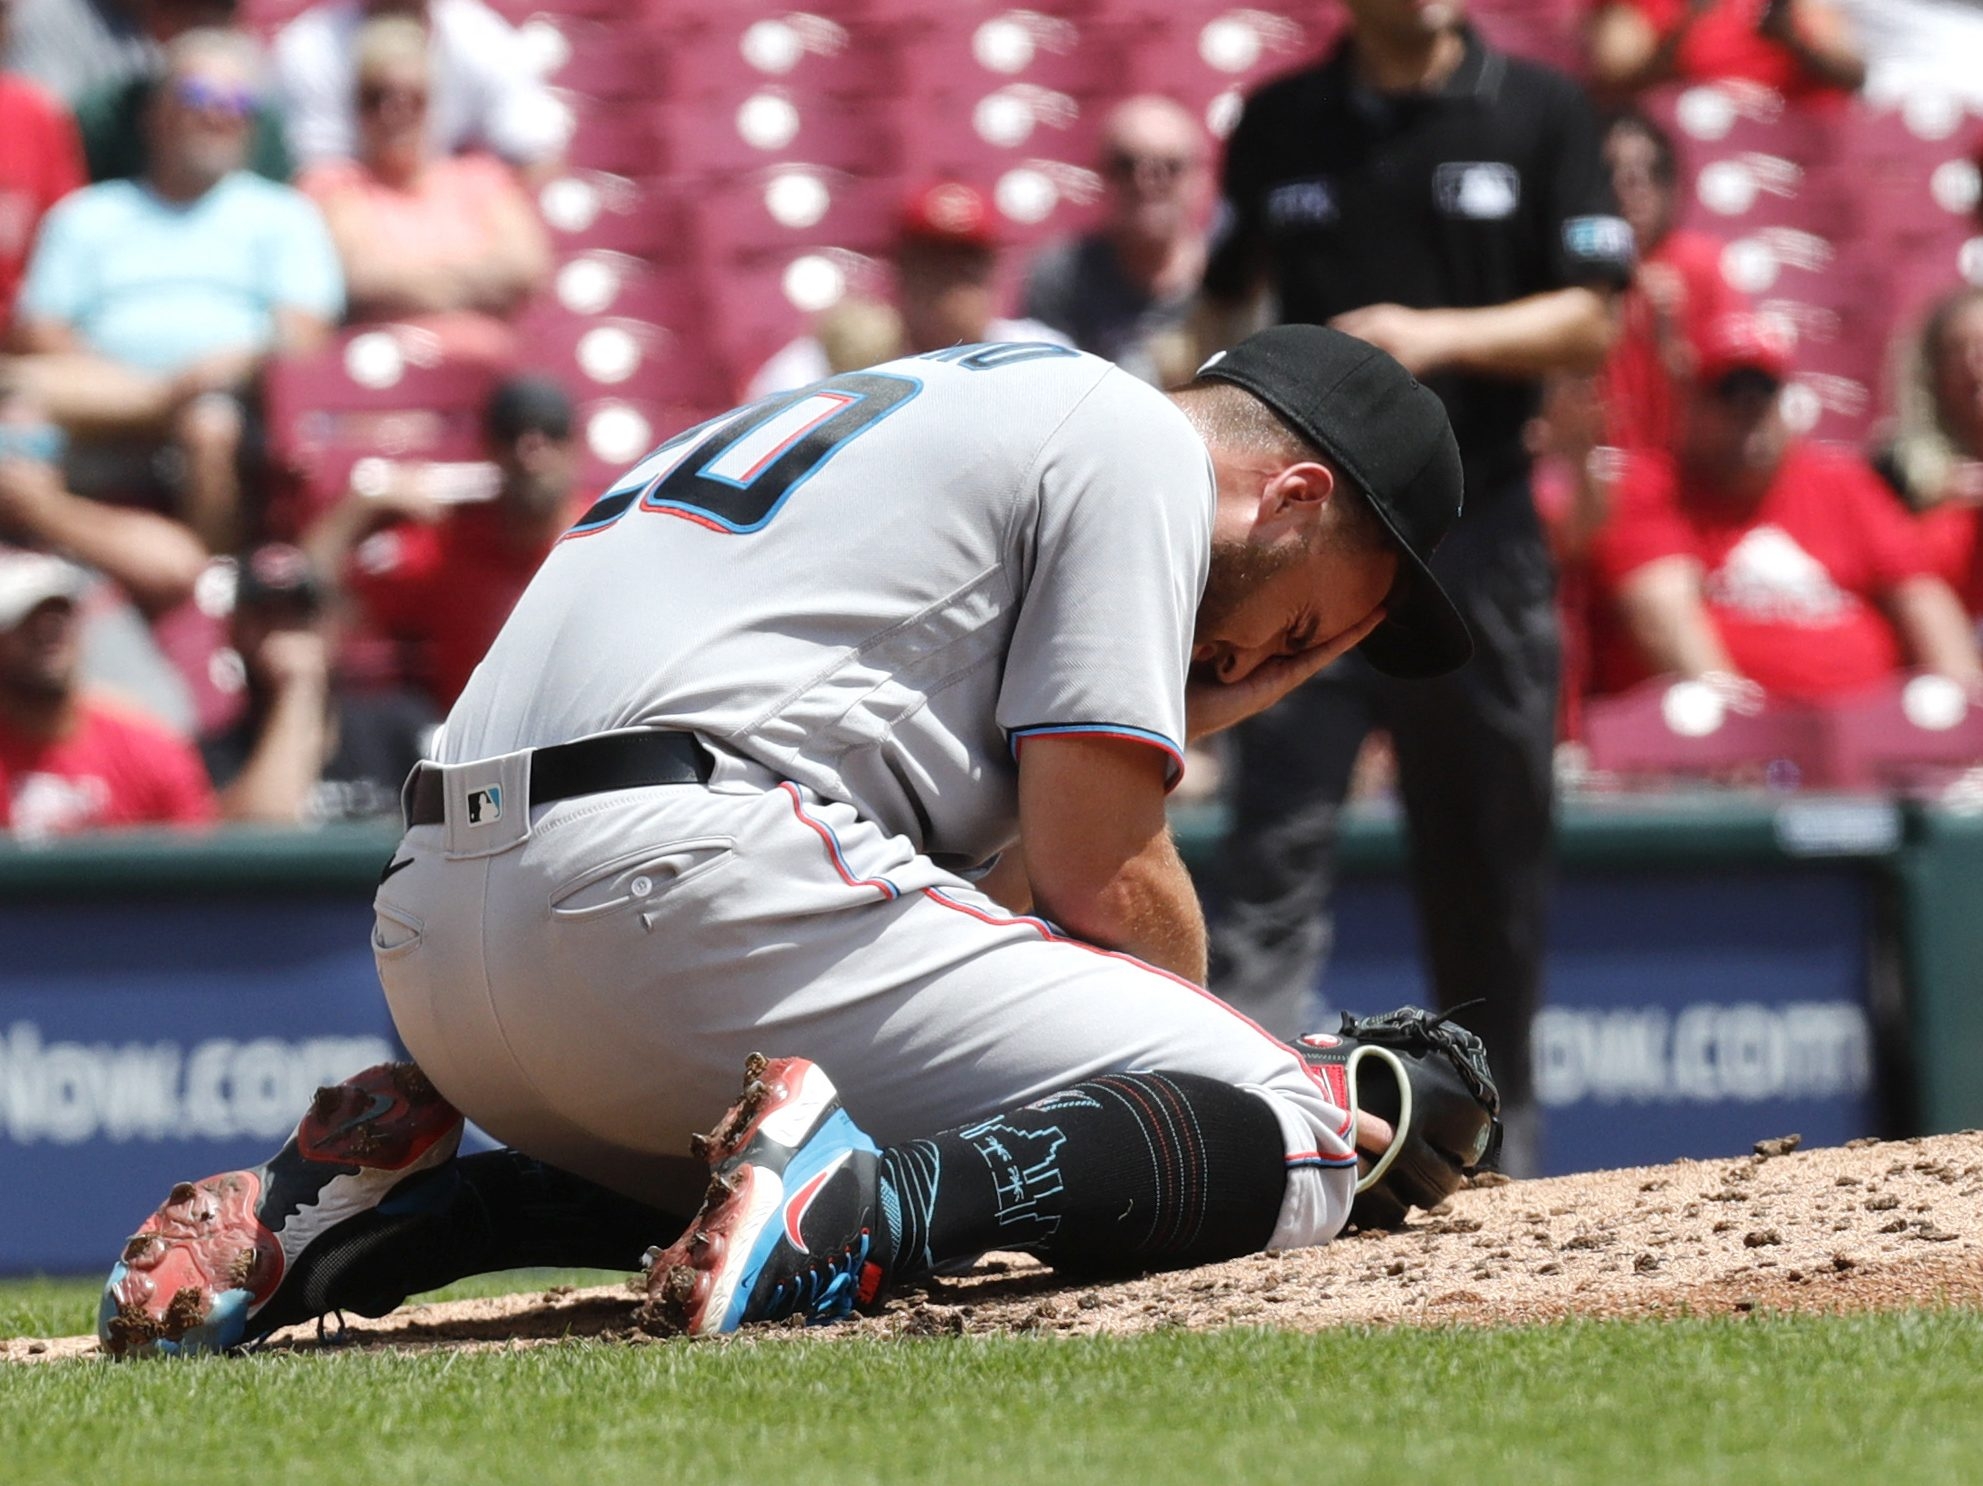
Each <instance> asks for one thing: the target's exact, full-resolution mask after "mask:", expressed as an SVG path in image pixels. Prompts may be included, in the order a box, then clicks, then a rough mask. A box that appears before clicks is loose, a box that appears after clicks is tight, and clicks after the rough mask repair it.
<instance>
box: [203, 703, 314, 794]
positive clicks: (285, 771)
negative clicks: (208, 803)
mask: <svg viewBox="0 0 1983 1486" xmlns="http://www.w3.org/2000/svg"><path fill="white" fill-rule="evenodd" d="M323 758H324V694H323V691H322V689H321V688H319V687H315V686H311V685H297V686H291V687H286V688H284V690H283V691H282V692H281V694H280V695H278V696H277V698H276V701H275V705H274V706H273V707H272V708H271V709H270V711H269V717H268V721H267V723H266V725H265V726H264V727H263V729H262V735H261V737H260V738H259V739H257V740H256V742H255V747H254V750H253V752H252V753H250V755H249V757H248V762H247V764H246V766H245V767H244V768H243V769H242V770H241V772H240V773H239V774H237V775H236V776H235V777H234V779H233V781H232V782H231V783H230V784H229V785H228V786H227V788H226V789H225V790H223V791H221V795H220V812H221V816H222V818H223V819H226V820H233V821H248V822H254V823H257V824H264V825H296V824H299V823H300V822H301V821H302V820H303V819H304V814H305V811H306V809H307V807H308V805H309V803H310V794H311V791H313V790H314V789H315V788H316V786H317V780H318V777H319V776H320V775H321V773H322V772H323Z"/></svg>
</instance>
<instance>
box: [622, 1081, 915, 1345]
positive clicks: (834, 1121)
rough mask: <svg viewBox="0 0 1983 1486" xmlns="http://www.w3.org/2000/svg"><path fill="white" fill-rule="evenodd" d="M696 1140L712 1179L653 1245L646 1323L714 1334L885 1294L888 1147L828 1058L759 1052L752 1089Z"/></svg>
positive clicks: (827, 1312) (822, 1313)
mask: <svg viewBox="0 0 1983 1486" xmlns="http://www.w3.org/2000/svg"><path fill="white" fill-rule="evenodd" d="M694 1150H695V1152H696V1154H697V1155H698V1156H701V1157H703V1158H704V1159H706V1160H709V1161H710V1162H711V1164H712V1166H713V1168H714V1169H713V1170H712V1172H711V1174H710V1181H709V1190H708V1191H707V1192H706V1193H705V1194H704V1196H703V1202H702V1209H701V1211H700V1212H698V1213H697V1214H696V1216H695V1220H694V1221H693V1222H692V1223H690V1224H689V1230H688V1232H687V1233H686V1234H684V1235H683V1236H682V1238H681V1239H679V1240H678V1241H677V1242H675V1243H674V1244H672V1245H670V1246H669V1247H667V1248H665V1249H661V1248H656V1249H650V1250H649V1251H648V1255H647V1267H648V1282H647V1304H646V1305H645V1306H643V1307H642V1308H641V1313H640V1319H641V1323H642V1324H643V1325H645V1326H647V1327H649V1328H650V1329H652V1330H654V1331H658V1332H661V1333H663V1334H665V1335H671V1336H680V1335H686V1336H707V1335H714V1334H717V1333H721V1332H726V1331H734V1330H736V1329H737V1328H738V1327H739V1326H742V1325H745V1324H746V1323H748V1322H752V1321H771V1320H781V1319H783V1318H785V1317H787V1316H791V1315H803V1316H804V1317H805V1318H806V1319H807V1320H808V1321H830V1320H837V1319H838V1318H840V1317H842V1316H845V1315H847V1314H848V1313H849V1312H850V1311H851V1310H852V1309H853V1308H854V1306H855V1305H856V1304H857V1303H865V1302H866V1301H868V1300H871V1299H873V1298H874V1295H875V1293H876V1291H877V1289H878V1287H879V1285H880V1283H881V1279H882V1272H881V1268H880V1266H879V1265H878V1264H876V1263H875V1262H873V1260H872V1257H871V1254H872V1250H873V1247H874V1245H873V1238H874V1232H873V1229H874V1223H875V1219H876V1210H877V1207H878V1205H879V1197H878V1192H879V1178H880V1165H881V1152H880V1150H879V1149H878V1148H877V1147H876V1145H875V1143H874V1142H873V1141H872V1140H870V1139H868V1137H867V1135H866V1134H865V1133H863V1132H862V1130H861V1129H860V1127H859V1126H857V1125H856V1124H855V1123H854V1122H853V1120H852V1119H851V1118H849V1117H848V1114H847V1112H846V1110H844V1109H842V1108H841V1106H840V1098H839V1095H838V1094H837V1093H836V1092H835V1090H834V1087H833V1083H832V1080H830V1079H829V1078H827V1076H826V1074H825V1073H824V1072H822V1071H821V1070H820V1069H819V1067H818V1066H817V1065H815V1064H813V1063H809V1062H807V1061H806V1060H805V1059H803V1058H780V1059H776V1060H767V1059H766V1058H764V1057H763V1056H761V1055H759V1054H756V1053H753V1054H752V1055H751V1057H750V1059H749V1060H748V1061H747V1062H746V1063H745V1065H744V1091H743V1094H742V1096H741V1097H740V1098H739V1099H738V1101H737V1102H736V1103H735V1104H733V1105H732V1106H731V1107H730V1108H729V1110H728V1111H727V1112H726V1113H725V1114H724V1116H723V1118H722V1119H721V1120H719V1121H718V1122H717V1125H716V1128H715V1130H713V1131H712V1132H711V1133H710V1134H709V1135H706V1136H697V1137H696V1138H695V1144H694Z"/></svg>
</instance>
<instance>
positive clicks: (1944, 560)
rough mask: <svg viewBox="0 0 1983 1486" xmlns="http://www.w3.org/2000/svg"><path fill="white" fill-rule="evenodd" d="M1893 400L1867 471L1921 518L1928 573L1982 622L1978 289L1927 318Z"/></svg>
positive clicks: (1962, 292) (1982, 345) (1982, 326)
mask: <svg viewBox="0 0 1983 1486" xmlns="http://www.w3.org/2000/svg"><path fill="white" fill-rule="evenodd" d="M1897 401H1898V408H1897V416H1896V418H1895V420H1894V423H1895V426H1894V430H1893V435H1892V437H1891V438H1890V439H1889V440H1888V442H1887V443H1886V444H1885V445H1884V446H1882V447H1881V449H1880V450H1879V451H1878V452H1877V453H1876V454H1875V455H1874V456H1873V464H1874V467H1875V468H1876V469H1878V470H1879V472H1880V473H1881V474H1882V475H1884V476H1885V477H1886V480H1887V483H1888V484H1889V485H1891V486H1893V488H1894V490H1895V492H1896V493H1897V494H1898V495H1899V496H1900V497H1901V498H1902V499H1903V500H1904V501H1906V502H1907V504H1908V506H1909V507H1911V508H1912V509H1913V510H1915V511H1917V512H1919V513H1920V521H1921V535H1922V539H1923V540H1924V541H1925V542H1926V543H1927V546H1928V555H1929V561H1930V563H1931V564H1932V565H1933V567H1934V570H1935V571H1936V572H1937V573H1940V574H1941V575H1942V576H1943V577H1944V578H1946V579H1947V580H1948V581H1949V583H1950V585H1951V586H1952V587H1954V589H1955V590H1956V592H1957V594H1958V595H1959V596H1960V597H1961V598H1962V601H1963V604H1964V605H1965V606H1966V607H1967V608H1968V610H1969V612H1970V614H1971V615H1972V616H1979V617H1983V289H1979V288H1963V289H1958V290H1956V291H1955V292H1954V293H1953V294H1950V295H1948V296H1946V297H1945V298H1943V299H1942V300H1941V301H1940V302H1939V303H1937V304H1936V305H1935V307H1934V308H1933V309H1932V310H1930V311H1929V312H1928V318H1927V320H1926V322H1925V323H1924V324H1923V325H1922V327H1921V332H1920V335H1919V336H1918V338H1917V340H1916V344H1915V345H1914V347H1913V348H1912V352H1911V354H1910V355H1908V356H1907V357H1906V358H1905V368H1904V371H1903V375H1902V377H1901V384H1900V388H1899V397H1898V399H1897Z"/></svg>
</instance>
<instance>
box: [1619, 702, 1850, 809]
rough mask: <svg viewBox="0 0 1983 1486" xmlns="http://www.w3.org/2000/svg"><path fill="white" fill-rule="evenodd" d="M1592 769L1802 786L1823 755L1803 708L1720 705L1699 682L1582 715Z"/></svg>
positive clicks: (1812, 723)
mask: <svg viewBox="0 0 1983 1486" xmlns="http://www.w3.org/2000/svg"><path fill="white" fill-rule="evenodd" d="M1584 740H1585V742H1586V744H1587V745H1588V746H1589V748H1590V761H1591V767H1592V768H1593V769H1595V770H1599V771H1601V772H1603V773H1607V774H1618V775H1637V776H1648V775H1651V776H1670V775H1693V776H1696V777H1711V778H1716V779H1722V780H1728V781H1731V782H1750V783H1758V784H1770V785H1774V786H1778V787H1783V786H1794V785H1798V784H1803V783H1805V782H1807V781H1810V780H1812V779H1814V778H1815V777H1817V776H1818V775H1819V773H1820V772H1821V771H1822V768H1823V765H1824V760H1825V754H1824V749H1823V744H1822V742H1821V739H1820V735H1819V729H1818V724H1817V722H1816V720H1815V718H1814V717H1813V715H1812V714H1811V712H1810V711H1809V710H1808V709H1805V708H1802V707H1796V706H1791V705H1787V704H1784V703H1768V704H1765V705H1764V707H1763V708H1762V710H1760V711H1758V712H1755V713H1745V712H1740V711H1736V710H1735V709H1733V708H1730V707H1725V706H1722V705H1720V704H1719V702H1718V700H1717V699H1716V698H1715V696H1714V694H1713V693H1712V692H1711V691H1709V689H1708V688H1707V687H1706V686H1705V685H1704V684H1703V683H1700V682H1679V683H1676V682H1674V681H1672V680H1670V679H1669V680H1656V681H1649V682H1647V683H1646V684H1645V685H1644V686H1640V687H1637V688H1635V689H1634V690H1632V691H1629V692H1626V693H1624V694H1623V695H1621V696H1615V697H1595V698H1592V699H1591V700H1590V701H1589V702H1588V703H1587V704H1586V706H1585V709H1584Z"/></svg>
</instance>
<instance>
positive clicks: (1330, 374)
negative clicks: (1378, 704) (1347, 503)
mask: <svg viewBox="0 0 1983 1486" xmlns="http://www.w3.org/2000/svg"><path fill="white" fill-rule="evenodd" d="M1198 375H1199V376H1200V377H1201V378H1210V379H1211V380H1213V381H1219V382H1230V383H1232V384H1233V385H1234V386H1236V387H1242V388H1244V389H1245V390H1246V391H1248V392H1250V393H1252V394H1253V395H1254V396H1255V397H1257V398H1259V399H1260V400H1261V401H1262V402H1264V403H1265V404H1267V406H1268V407H1270V408H1272V409H1273V410H1274V411H1275V412H1276V413H1278V414H1279V415H1280V417H1281V418H1282V420H1283V421H1284V422H1286V423H1287V425H1288V426H1289V427H1290V428H1292V429H1294V430H1295V432H1297V433H1299V434H1300V435H1301V436H1302V437H1303V438H1305V439H1307V440H1308V442H1309V443H1311V444H1313V445H1314V446H1315V447H1316V448H1317V449H1319V450H1321V451H1322V452H1323V453H1324V454H1326V455H1327V456H1328V457H1329V458H1330V459H1331V460H1333V461H1334V462H1335V463H1336V464H1337V465H1338V466H1339V467H1340V468H1341V469H1342V471H1343V473H1344V474H1346V475H1348V476H1349V478H1350V479H1351V480H1353V481H1354V482H1355V483H1356V486H1357V488H1358V489H1359V490H1361V491H1362V492H1363V495H1364V498H1365V499H1366V500H1368V501H1369V502H1370V508H1371V510H1373V511H1375V512H1376V513H1377V519H1378V520H1379V521H1381V522H1383V523H1384V526H1385V529H1386V530H1388V531H1389V532H1390V533H1391V536H1392V538H1393V540H1395V541H1396V543H1397V545H1398V554H1399V556H1398V562H1399V567H1398V577H1399V580H1400V581H1399V584H1398V586H1397V587H1396V588H1395V589H1393V591H1392V596H1391V598H1390V600H1389V607H1388V610H1387V612H1386V614H1385V616H1384V622H1383V623H1382V624H1380V625H1378V626H1377V628H1376V629H1375V630H1373V631H1372V632H1371V634H1370V638H1369V639H1367V640H1365V641H1364V642H1363V644H1362V645H1360V646H1359V647H1358V649H1359V650H1360V651H1361V652H1362V653H1363V656H1364V658H1365V659H1366V660H1368V661H1369V662H1370V663H1371V664H1372V665H1373V666H1375V667H1376V668H1377V669H1378V670H1380V671H1382V672H1384V673H1385V674H1386V675H1388V676H1401V677H1408V678H1416V677H1425V676H1443V675H1445V674H1446V673H1447V672H1448V671H1453V670H1457V669H1458V668H1459V667H1461V666H1462V665H1465V664H1466V662H1467V660H1468V658H1469V657H1470V656H1472V654H1473V638H1472V636H1470V635H1469V634H1468V633H1467V625H1466V621H1465V620H1464V619H1462V618H1461V617H1460V611H1459V610H1458V609H1456V608H1454V607H1453V601H1452V600H1451V599H1450V598H1448V597H1447V596H1446V591H1445V589H1443V588H1441V587H1440V586H1439V580H1438V579H1436V578H1434V577H1433V576H1432V569H1431V568H1430V567H1429V566H1427V562H1428V560H1429V559H1430V558H1431V556H1432V549H1433V548H1435V547H1437V546H1438V545H1439V542H1440V539H1441V538H1442V537H1444V536H1445V535H1446V533H1447V532H1448V531H1450V530H1452V527H1453V523H1454V522H1455V521H1457V520H1459V518H1460V496H1461V486H1462V484H1463V483H1464V481H1463V478H1462V475H1461V470H1460V447H1459V445H1458V444H1457V443H1456V442H1455V441H1454V439H1453V428H1452V425H1451V424H1450V423H1449V422H1447V420H1446V407H1445V404H1444V403H1442V402H1440V401H1439V399H1438V397H1436V396H1435V395H1434V394H1433V393H1432V392H1431V391H1430V390H1429V389H1427V388H1426V387H1424V386H1421V385H1420V384H1419V382H1418V380H1417V379H1416V378H1415V377H1413V376H1412V374H1411V373H1410V372H1408V371H1406V370H1405V369H1404V368H1403V367H1402V366H1400V365H1399V364H1398V363H1397V362H1396V361H1395V360H1393V359H1392V357H1391V356H1390V355H1389V354H1388V353H1386V352H1384V351H1380V350H1378V349H1377V347H1375V346H1373V345H1371V344H1370V343H1369V342H1367V341H1360V340H1358V339H1357V338H1356V337H1355V336H1350V335H1344V334H1343V333H1342V332H1341V331H1339V330H1330V329H1329V328H1328V327H1326V326H1322V325H1276V326H1273V327H1271V328H1270V329H1267V330H1263V331H1260V332H1259V333H1258V334H1255V335H1250V336H1248V337H1247V338H1246V339H1245V340H1243V341H1241V342H1240V343H1239V344H1238V345H1237V346H1234V347H1233V348H1232V349H1231V350H1230V351H1221V352H1220V353H1219V354H1218V355H1216V356H1214V357H1213V358H1212V359H1211V360H1210V361H1207V362H1206V363H1205V364H1204V365H1203V366H1201V367H1199V368H1198Z"/></svg>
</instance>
